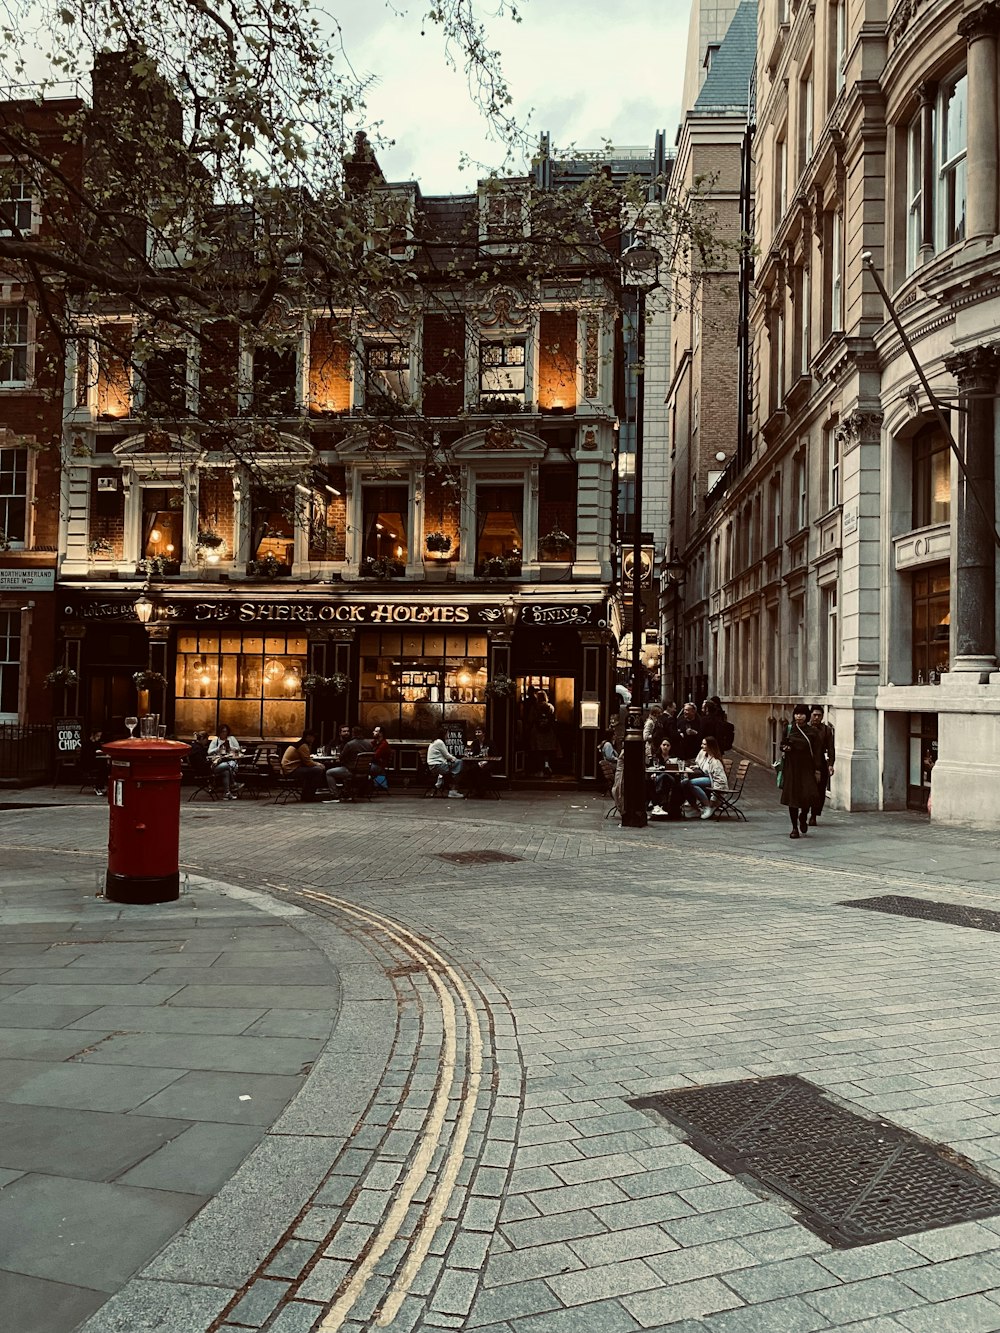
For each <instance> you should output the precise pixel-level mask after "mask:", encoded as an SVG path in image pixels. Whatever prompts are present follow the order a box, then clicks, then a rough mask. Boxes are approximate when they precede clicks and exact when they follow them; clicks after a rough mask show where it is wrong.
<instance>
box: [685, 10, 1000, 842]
mask: <svg viewBox="0 0 1000 1333" xmlns="http://www.w3.org/2000/svg"><path fill="white" fill-rule="evenodd" d="M998 33H1000V10H998V7H997V6H996V5H995V4H985V5H983V4H964V5H963V4H958V3H942V2H940V0H922V2H920V0H898V2H897V3H894V4H893V3H890V4H889V5H881V4H869V3H846V0H833V2H832V3H822V4H816V5H808V4H805V3H799V2H798V0H767V3H761V4H760V5H759V6H758V30H757V51H756V88H755V94H756V96H755V105H754V101H753V99H751V115H750V125H749V133H748V140H749V141H751V142H752V148H753V164H754V172H753V187H754V198H753V206H754V215H753V216H754V222H753V226H752V234H753V239H754V244H755V270H756V271H755V275H754V278H755V282H754V287H753V289H752V292H751V295H750V301H749V320H748V327H749V352H750V355H749V358H748V360H749V392H748V394H747V400H748V401H747V403H746V409H747V413H748V429H747V433H746V438H747V441H748V443H747V448H746V451H745V453H744V454H743V456H742V457H740V456H738V455H737V456H734V457H733V458H731V460H730V461H729V463H728V465H727V466H726V467H725V470H724V472H723V474H722V476H721V477H720V478H719V479H718V480H717V481H716V482H715V484H714V485H713V486H712V487H711V489H709V491H708V493H707V495H706V496H705V500H704V503H703V504H702V505H700V506H699V511H700V512H699V514H698V515H697V516H696V517H695V518H693V519H692V520H691V522H690V525H688V523H687V521H686V520H685V521H684V522H683V523H681V524H680V525H679V527H680V529H681V530H680V531H678V534H677V540H678V545H679V546H680V547H681V550H682V555H683V557H684V560H685V564H686V568H687V571H688V581H687V584H686V586H685V587H684V589H683V597H684V606H683V608H682V617H683V623H684V631H685V650H686V655H687V661H686V662H685V670H686V673H689V672H691V671H694V670H696V669H697V662H696V659H697V658H703V659H704V660H705V663H706V666H705V670H707V671H708V673H709V676H710V679H711V680H712V682H713V690H714V691H716V692H718V693H719V694H721V695H722V696H723V698H724V699H725V700H726V704H727V708H728V710H729V713H730V716H731V717H732V718H733V720H734V721H735V724H736V729H737V736H738V737H739V738H740V740H739V743H740V745H741V746H742V747H743V748H745V749H746V750H747V752H749V753H751V754H753V755H755V756H758V757H760V758H761V759H763V760H765V761H768V760H770V759H771V758H773V757H774V755H775V753H776V749H777V745H778V743H779V740H780V736H781V728H782V726H783V724H784V722H785V721H786V720H787V719H788V717H789V716H790V706H791V703H792V702H793V701H794V700H796V699H803V698H804V699H805V700H806V701H807V702H812V701H813V700H818V701H819V702H820V703H823V704H825V705H826V706H827V710H828V716H829V718H830V720H832V721H833V723H834V726H835V730H836V737H837V762H836V773H835V776H834V779H833V784H832V792H833V799H834V801H835V803H836V804H838V805H840V806H842V807H844V808H848V809H878V808H884V809H902V808H905V807H906V806H908V805H909V806H911V807H915V808H926V806H927V803H928V796H929V795H930V794H931V793H932V818H933V819H935V820H942V821H951V822H965V823H973V824H980V825H983V826H986V827H994V828H995V827H996V825H997V822H998V820H1000V780H998V779H1000V767H998V765H1000V673H998V669H997V650H998V641H997V615H996V610H997V555H998V546H997V539H996V535H995V533H996V527H997V513H998V506H997V494H996V486H997V478H996V453H997V383H998V373H1000V248H998V247H1000V239H998V225H1000V218H998V211H997V210H998V192H997V185H998V86H1000V85H998V65H997V61H998ZM866 255H870V256H871V262H872V264H873V265H874V267H875V269H876V270H877V272H878V274H879V276H880V277H881V278H882V280H883V281H884V284H885V287H886V289H887V292H888V294H889V296H890V298H891V300H892V302H893V304H894V305H895V308H896V310H897V311H898V315H899V320H900V323H901V327H902V330H903V333H904V334H905V340H906V341H909V343H910V344H911V345H912V347H913V349H914V351H915V355H916V357H917V359H918V361H919V363H920V365H921V367H922V369H923V371H924V372H925V374H926V377H927V380H928V381H929V384H930V386H931V390H932V393H933V395H934V397H935V398H936V399H937V400H938V402H939V404H940V406H941V408H942V411H943V413H944V417H945V419H946V420H947V423H948V425H949V427H950V431H951V434H952V435H953V436H954V437H955V440H956V441H957V445H958V452H959V454H960V456H961V463H962V464H964V470H963V467H962V466H961V465H960V462H959V459H958V458H957V457H956V456H955V454H954V453H953V451H952V449H951V448H950V446H949V441H948V435H947V433H946V432H945V430H944V429H943V426H942V423H941V420H940V418H939V416H938V413H937V412H936V410H935V406H934V404H933V403H932V401H931V400H930V398H929V397H928V394H927V392H926V390H925V389H924V387H923V386H922V385H921V383H920V380H919V377H918V374H917V372H916V370H915V368H914V365H913V363H912V361H911V359H910V356H909V355H908V352H907V349H906V345H905V341H904V338H902V337H901V336H900V333H899V331H898V330H897V328H896V327H895V326H894V324H893V323H892V321H891V319H890V317H889V312H888V311H887V308H886V306H885V304H884V302H883V300H882V297H881V295H880V293H879V291H878V287H877V284H876V282H875V279H874V277H873V274H872V272H871V271H870V268H869V267H868V263H867V261H866V259H865V256H866ZM703 409H704V410H705V411H707V410H710V395H709V396H708V397H706V398H705V403H704V404H703ZM695 650H697V651H695Z"/></svg>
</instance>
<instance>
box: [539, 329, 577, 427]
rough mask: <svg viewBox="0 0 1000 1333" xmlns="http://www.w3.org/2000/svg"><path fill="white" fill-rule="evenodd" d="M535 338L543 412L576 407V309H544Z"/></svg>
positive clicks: (569, 409) (540, 402) (540, 403)
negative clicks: (557, 408) (536, 341)
mask: <svg viewBox="0 0 1000 1333" xmlns="http://www.w3.org/2000/svg"><path fill="white" fill-rule="evenodd" d="M539 323H540V328H539V337H538V391H537V393H536V395H535V396H536V398H537V399H538V406H539V407H540V408H541V409H542V411H543V412H546V411H549V410H551V409H552V408H553V407H564V408H565V409H566V410H567V411H572V410H573V409H574V408H575V407H576V311H575V310H543V311H542V316H541V320H540V322H539Z"/></svg>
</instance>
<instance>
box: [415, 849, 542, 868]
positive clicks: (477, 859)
mask: <svg viewBox="0 0 1000 1333" xmlns="http://www.w3.org/2000/svg"><path fill="white" fill-rule="evenodd" d="M435 855H436V856H437V858H438V860H440V861H454V862H455V863H456V864H457V865H460V866H486V865H490V864H491V863H492V862H496V861H523V860H524V857H523V856H511V854H510V853H509V852H490V851H486V852H435Z"/></svg>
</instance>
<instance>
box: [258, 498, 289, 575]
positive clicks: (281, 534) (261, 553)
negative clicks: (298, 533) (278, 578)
mask: <svg viewBox="0 0 1000 1333" xmlns="http://www.w3.org/2000/svg"><path fill="white" fill-rule="evenodd" d="M295 497H296V493H295V491H294V490H293V489H292V488H291V487H279V488H276V489H272V488H270V487H267V486H254V487H253V488H252V489H251V503H250V515H251V520H250V521H251V531H250V560H251V562H254V563H256V564H258V565H259V564H260V562H261V561H264V560H267V561H268V563H269V564H270V563H271V561H273V560H276V561H277V562H278V565H279V566H280V568H279V569H278V570H277V571H276V572H277V573H280V574H287V573H289V572H290V571H291V568H292V564H293V562H294V560H295ZM252 572H253V571H252V570H251V573H252Z"/></svg>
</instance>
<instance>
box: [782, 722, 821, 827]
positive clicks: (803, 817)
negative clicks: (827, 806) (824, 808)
mask: <svg viewBox="0 0 1000 1333" xmlns="http://www.w3.org/2000/svg"><path fill="white" fill-rule="evenodd" d="M820 757H821V750H820V740H819V736H818V735H817V734H816V732H815V731H814V730H813V729H812V727H810V725H809V709H808V708H807V707H806V705H805V704H796V705H795V707H794V708H793V709H792V720H791V722H790V723H789V724H788V726H787V728H786V729H785V735H784V739H783V740H782V742H781V804H782V805H785V806H787V807H788V817H789V819H790V820H791V821H792V831H791V833H789V835H788V836H789V837H790V838H798V837H802V836H804V835H805V833H806V832H807V831H808V828H809V811H810V810H811V809H812V807H813V806H814V805H815V804H816V802H817V801H818V800H819V776H820Z"/></svg>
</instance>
